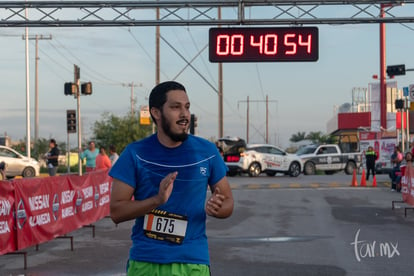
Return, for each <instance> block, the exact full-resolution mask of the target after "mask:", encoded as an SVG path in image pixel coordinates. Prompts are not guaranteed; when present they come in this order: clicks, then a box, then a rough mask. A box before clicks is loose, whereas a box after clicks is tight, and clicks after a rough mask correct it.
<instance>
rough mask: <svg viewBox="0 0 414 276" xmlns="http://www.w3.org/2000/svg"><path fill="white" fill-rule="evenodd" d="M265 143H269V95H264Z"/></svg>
mask: <svg viewBox="0 0 414 276" xmlns="http://www.w3.org/2000/svg"><path fill="white" fill-rule="evenodd" d="M266 144H269V96H268V95H266Z"/></svg>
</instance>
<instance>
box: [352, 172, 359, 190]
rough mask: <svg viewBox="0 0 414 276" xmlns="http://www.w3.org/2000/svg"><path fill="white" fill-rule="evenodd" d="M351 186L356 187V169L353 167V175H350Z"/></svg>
mask: <svg viewBox="0 0 414 276" xmlns="http://www.w3.org/2000/svg"><path fill="white" fill-rule="evenodd" d="M351 186H352V187H358V182H357V178H356V170H355V169H354V175H353V176H352V183H351Z"/></svg>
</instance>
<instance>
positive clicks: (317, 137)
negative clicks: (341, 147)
mask: <svg viewBox="0 0 414 276" xmlns="http://www.w3.org/2000/svg"><path fill="white" fill-rule="evenodd" d="M305 139H307V140H311V141H312V142H313V143H315V144H335V143H337V139H336V138H335V137H334V136H332V135H329V134H323V133H322V132H321V131H312V132H309V134H307V135H306V133H305V132H300V131H299V132H298V133H296V134H292V136H291V137H290V139H289V141H291V142H299V141H302V140H305Z"/></svg>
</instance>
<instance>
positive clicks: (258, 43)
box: [250, 35, 263, 54]
mask: <svg viewBox="0 0 414 276" xmlns="http://www.w3.org/2000/svg"><path fill="white" fill-rule="evenodd" d="M250 46H252V47H258V48H259V53H261V54H262V53H263V36H262V35H261V36H259V40H258V41H255V40H254V35H251V36H250Z"/></svg>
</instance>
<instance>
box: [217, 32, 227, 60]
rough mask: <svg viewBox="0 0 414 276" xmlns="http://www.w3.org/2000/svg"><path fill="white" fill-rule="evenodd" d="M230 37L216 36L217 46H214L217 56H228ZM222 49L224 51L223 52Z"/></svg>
mask: <svg viewBox="0 0 414 276" xmlns="http://www.w3.org/2000/svg"><path fill="white" fill-rule="evenodd" d="M229 41H230V37H229V36H228V35H219V36H217V44H216V54H217V55H219V56H227V55H229V49H230V43H229ZM223 48H224V51H223Z"/></svg>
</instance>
